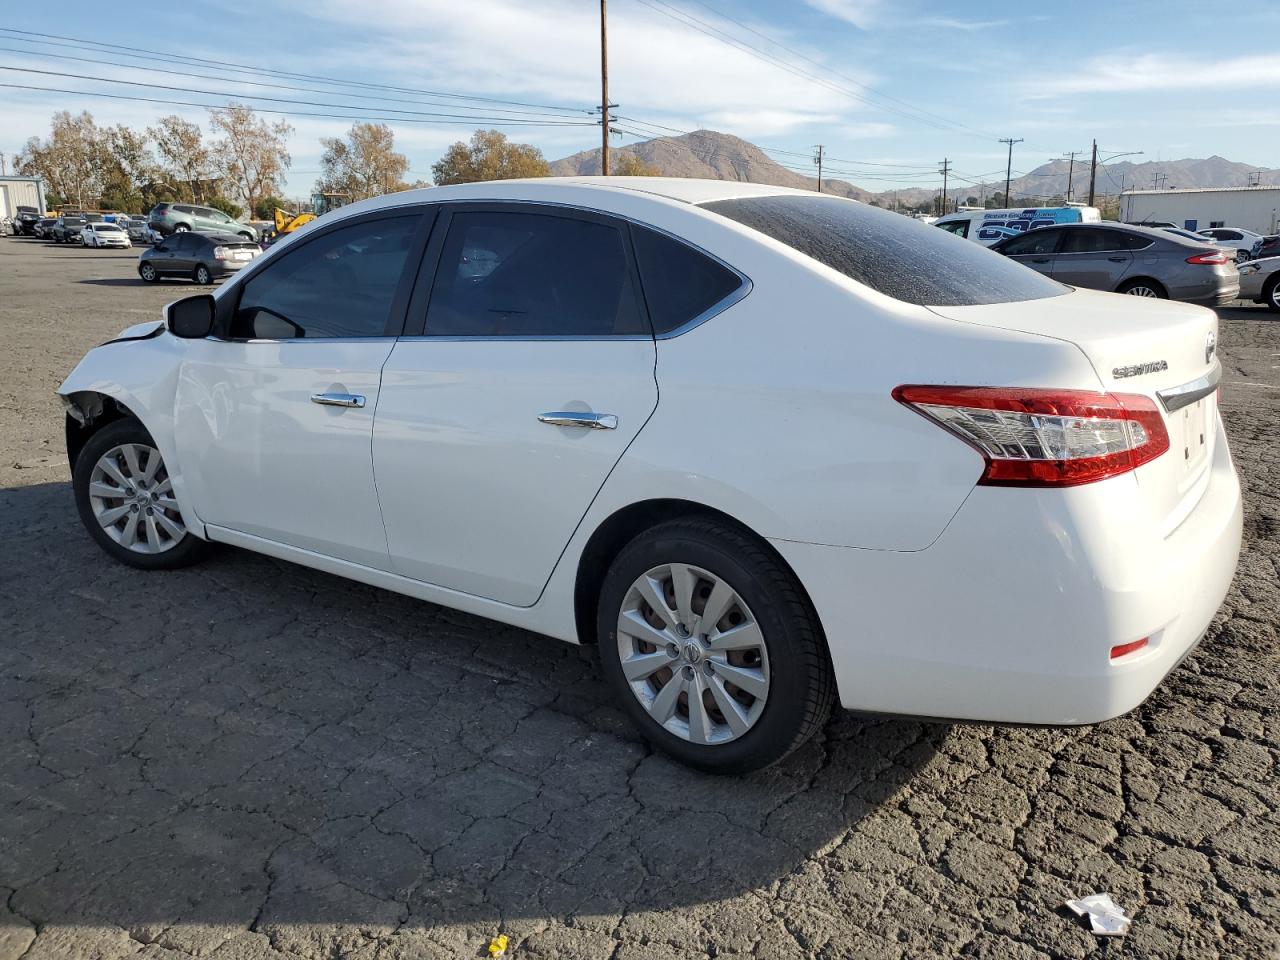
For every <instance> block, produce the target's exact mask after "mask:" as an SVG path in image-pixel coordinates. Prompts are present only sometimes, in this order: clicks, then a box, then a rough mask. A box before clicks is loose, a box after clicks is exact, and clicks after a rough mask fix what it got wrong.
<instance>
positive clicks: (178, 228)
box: [173, 223, 191, 233]
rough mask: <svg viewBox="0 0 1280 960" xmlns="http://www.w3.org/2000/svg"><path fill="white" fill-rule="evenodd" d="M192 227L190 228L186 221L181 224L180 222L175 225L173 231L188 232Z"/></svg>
mask: <svg viewBox="0 0 1280 960" xmlns="http://www.w3.org/2000/svg"><path fill="white" fill-rule="evenodd" d="M190 229H191V228H190V227H188V226H187V225H186V224H185V223H180V224H178V225H177V226H176V227H174V228H173V232H174V233H186V232H187V231H189V230H190Z"/></svg>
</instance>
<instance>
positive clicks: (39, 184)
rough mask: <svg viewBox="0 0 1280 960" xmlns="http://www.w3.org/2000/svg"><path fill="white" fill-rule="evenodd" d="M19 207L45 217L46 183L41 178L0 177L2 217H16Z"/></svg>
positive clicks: (0, 214) (0, 212)
mask: <svg viewBox="0 0 1280 960" xmlns="http://www.w3.org/2000/svg"><path fill="white" fill-rule="evenodd" d="M18 207H35V208H36V212H37V213H39V214H40V216H42V217H43V216H44V215H45V212H46V211H45V207H44V181H43V180H42V179H40V178H39V177H0V217H16V216H17V215H18Z"/></svg>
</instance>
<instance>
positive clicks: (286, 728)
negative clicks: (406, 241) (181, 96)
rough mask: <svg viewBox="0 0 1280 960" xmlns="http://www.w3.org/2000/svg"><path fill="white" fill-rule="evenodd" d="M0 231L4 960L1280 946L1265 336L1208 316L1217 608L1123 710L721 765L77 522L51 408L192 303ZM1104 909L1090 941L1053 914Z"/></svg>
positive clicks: (496, 642) (391, 623) (332, 593)
mask: <svg viewBox="0 0 1280 960" xmlns="http://www.w3.org/2000/svg"><path fill="white" fill-rule="evenodd" d="M135 257H136V252H134V253H130V252H128V251H119V252H116V251H90V250H81V249H74V248H62V247H54V246H47V245H44V244H40V243H37V242H34V241H30V240H17V239H9V238H4V239H0V345H3V356H2V357H0V369H2V370H3V376H2V377H0V438H2V439H0V452H2V454H3V456H2V458H0V536H2V538H3V543H4V547H5V549H4V550H3V552H0V960H13V958H19V957H23V958H28V960H37V958H39V960H46V958H58V960H76V958H84V960H89V958H94V960H110V958H116V957H136V958H140V960H142V958H147V960H150V958H157V960H159V958H175V960H176V958H185V957H211V958H217V960H258V958H263V960H266V958H286V957H287V958H321V957H324V958H331V957H352V958H360V960H398V958H404V960H408V958H456V957H477V956H483V955H486V951H485V946H486V944H487V943H488V941H489V938H490V937H491V936H493V935H494V934H496V933H499V932H502V933H506V934H507V935H508V937H509V938H510V941H511V948H510V955H511V956H512V957H530V958H533V957H544V958H592V960H595V958H617V960H642V958H645V960H659V958H661V960H686V958H702V957H732V956H750V957H759V958H767V960H773V958H778V960H789V958H803V957H823V958H836V957H913V958H914V957H985V958H1000V960H1006V958H1015V960H1016V958H1032V957H1044V958H1048V957H1067V958H1076V957H1118V956H1121V955H1123V956H1125V957H1161V958H1174V957H1193V958H1215V957H1233V958H1235V957H1239V958H1261V957H1275V956H1280V896H1278V894H1280V813H1278V812H1277V806H1278V804H1277V799H1278V797H1277V794H1278V791H1277V760H1278V759H1280V744H1278V735H1280V686H1278V685H1277V683H1276V673H1277V666H1278V665H1280V663H1278V658H1277V653H1276V640H1277V636H1276V633H1277V628H1276V623H1277V614H1278V613H1280V587H1278V586H1277V581H1278V579H1280V578H1278V576H1277V564H1278V561H1280V492H1278V490H1280V457H1278V454H1277V450H1278V446H1277V421H1278V419H1280V417H1278V414H1280V315H1276V314H1271V313H1268V311H1266V310H1265V309H1263V308H1258V307H1253V306H1241V307H1236V308H1232V309H1228V310H1224V311H1222V314H1223V317H1224V320H1223V324H1222V333H1221V337H1220V344H1221V346H1220V352H1221V355H1222V358H1223V361H1224V365H1225V369H1226V371H1227V372H1226V376H1225V381H1226V382H1225V385H1224V387H1223V391H1222V403H1223V409H1224V416H1225V419H1226V423H1227V430H1228V433H1229V434H1230V437H1231V442H1232V446H1233V452H1234V455H1235V458H1236V462H1237V464H1238V466H1239V469H1240V472H1241V475H1242V480H1243V484H1244V488H1245V495H1246V498H1247V513H1246V528H1245V537H1246V539H1245V547H1244V554H1243V556H1242V557H1241V561H1240V568H1239V571H1238V573H1237V577H1236V582H1235V586H1234V588H1233V589H1232V592H1231V594H1230V596H1229V597H1228V599H1227V601H1226V605H1225V606H1224V608H1223V610H1222V612H1221V613H1220V614H1219V616H1218V617H1217V619H1216V620H1215V621H1214V624H1213V626H1212V628H1211V630H1210V632H1209V634H1208V637H1207V638H1206V640H1205V641H1204V643H1203V644H1202V645H1201V647H1200V648H1199V650H1198V651H1197V653H1196V654H1195V655H1194V656H1192V657H1191V658H1190V659H1189V660H1188V661H1186V662H1185V663H1184V664H1183V665H1182V666H1181V667H1180V668H1179V669H1178V670H1176V671H1175V672H1174V674H1173V675H1171V676H1170V677H1169V679H1168V680H1167V681H1166V682H1165V683H1164V684H1163V685H1162V686H1161V687H1160V689H1159V690H1158V691H1157V692H1156V693H1155V695H1154V696H1153V697H1152V698H1151V699H1150V700H1149V701H1148V702H1147V703H1146V704H1145V705H1144V706H1142V707H1141V708H1139V709H1138V710H1136V711H1134V712H1133V713H1132V714H1130V715H1128V716H1125V717H1122V718H1120V719H1118V720H1114V721H1112V722H1109V723H1105V724H1102V725H1099V726H1096V727H1091V728H1084V729H1070V730H1045V729H993V728H991V727H988V726H977V725H972V726H961V725H945V724H926V723H921V722H914V721H906V720H885V719H876V720H868V719H863V718H858V717H854V716H850V715H844V714H841V715H838V716H836V717H835V718H834V719H833V720H832V722H831V723H830V724H829V725H828V727H827V728H826V730H825V731H824V732H823V733H822V734H821V735H820V736H819V737H818V738H816V739H815V740H814V741H813V742H811V743H810V744H809V745H808V746H807V747H805V748H804V749H802V750H801V751H800V752H799V753H797V754H796V755H795V756H793V757H792V758H790V759H789V760H788V761H787V762H785V763H784V764H782V765H780V766H779V767H776V768H774V769H772V770H769V771H766V772H764V773H762V774H758V775H754V776H751V777H747V778H735V779H715V778H710V777H706V776H702V775H699V774H696V773H693V772H691V771H689V770H686V769H684V768H681V767H679V766H676V765H674V764H672V763H671V762H669V761H667V760H666V759H664V758H663V757H661V756H657V755H654V754H652V753H650V752H649V751H648V750H647V749H646V748H645V747H644V746H642V745H641V744H640V743H639V742H638V741H637V740H636V739H635V738H634V736H633V735H632V733H631V732H630V730H629V728H628V726H627V724H626V722H625V721H624V719H623V717H622V715H621V713H620V712H619V711H618V710H617V709H616V708H615V706H614V704H613V703H612V702H611V697H610V695H609V692H608V690H607V689H606V688H605V686H604V684H603V683H602V681H601V680H600V679H599V677H598V675H597V671H596V668H595V665H594V662H593V661H594V657H593V654H592V653H591V651H589V650H580V649H576V648H573V647H570V646H567V645H563V644H560V643H557V642H555V641H552V640H549V639H546V638H544V637H539V636H535V635H532V634H529V633H525V632H523V631H520V630H516V629H512V628H509V627H504V626H501V625H498V624H494V623H491V622H488V621H485V620H481V619H478V618H475V617H471V616H467V615H464V614H460V613H455V612H452V611H449V610H446V609H443V608H439V607H434V606H431V605H429V604H425V603H421V602H417V601H414V600H409V599H406V598H403V597H398V596H395V595H393V594H389V593H383V592H380V591H378V590H374V589H371V588H368V587H364V586H361V585H359V584H355V583H349V582H347V581H344V580H339V579H336V578H334V577H330V576H327V575H324V574H321V573H316V572H312V571H309V570H305V569H302V568H299V567H293V566H290V565H288V564H285V563H280V562H277V561H274V560H270V559H266V558H262V557H257V556H254V555H252V554H248V553H242V552H238V551H235V550H225V551H223V552H221V553H220V554H219V555H218V556H217V557H216V558H215V559H213V560H212V561H211V562H209V563H207V564H205V565H203V566H200V567H196V568H192V569H189V570H185V571H181V572H176V573H151V574H144V573H139V572H136V571H133V570H130V569H127V568H125V567H122V566H118V565H116V564H113V563H112V562H110V561H108V560H107V558H106V557H105V556H104V555H103V554H102V553H100V552H99V550H98V549H97V548H96V547H95V546H94V545H93V544H92V542H91V541H90V540H89V538H88V536H87V535H86V534H85V533H83V532H82V530H81V529H80V526H79V522H78V520H77V518H76V514H75V509H74V506H73V503H72V499H71V494H70V491H69V487H68V482H67V465H66V460H65V456H64V453H63V449H62V446H63V441H62V429H63V428H62V413H61V408H60V406H59V404H58V402H57V399H56V397H55V396H54V392H53V391H54V389H55V387H56V386H57V384H58V383H59V382H60V381H61V379H62V377H63V376H65V374H66V373H67V372H68V371H69V370H70V369H71V367H72V366H73V365H74V363H75V362H76V361H77V360H78V359H79V357H80V356H81V355H82V354H83V353H84V352H85V351H86V350H87V349H88V348H89V347H91V346H93V345H94V344H96V343H99V342H101V341H103V340H105V339H108V338H109V337H110V336H112V335H114V334H115V333H117V332H118V331H119V330H120V329H121V328H123V327H124V326H126V325H128V324H130V323H135V322H138V321H139V320H143V319H148V318H150V317H153V316H155V315H156V311H157V309H158V307H159V306H160V305H161V304H162V303H164V302H166V301H167V300H170V299H175V298H176V297H178V296H181V295H184V294H185V293H187V292H188V290H189V289H190V286H189V285H186V284H183V283H169V284H166V285H164V286H162V287H160V288H149V287H144V286H142V284H141V283H140V282H138V281H137V280H136V279H135V277H134V273H133V267H134V261H135ZM1102 890H1106V891H1109V892H1111V894H1112V895H1113V896H1114V898H1115V899H1116V901H1117V902H1118V903H1120V904H1121V905H1122V906H1124V907H1125V908H1126V909H1127V910H1128V911H1129V913H1130V915H1131V916H1133V917H1134V922H1133V928H1132V931H1131V932H1130V934H1129V935H1128V936H1127V937H1125V938H1123V939H1121V940H1116V941H1106V940H1100V939H1097V938H1095V937H1094V936H1093V935H1092V934H1090V933H1089V932H1088V931H1087V929H1086V925H1085V924H1084V923H1083V922H1082V921H1080V920H1078V919H1077V918H1075V917H1074V916H1073V915H1071V914H1069V913H1068V912H1067V911H1066V910H1064V909H1063V908H1062V902H1063V901H1064V900H1065V899H1067V898H1068V897H1073V896H1081V895H1084V894H1087V893H1091V892H1097V891H1102Z"/></svg>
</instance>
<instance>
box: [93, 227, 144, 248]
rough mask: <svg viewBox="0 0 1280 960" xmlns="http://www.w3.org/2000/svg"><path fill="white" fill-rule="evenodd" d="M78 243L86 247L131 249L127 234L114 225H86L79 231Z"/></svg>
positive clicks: (131, 244)
mask: <svg viewBox="0 0 1280 960" xmlns="http://www.w3.org/2000/svg"><path fill="white" fill-rule="evenodd" d="M80 242H81V243H82V244H84V245H85V246H86V247H124V248H128V247H132V246H133V243H132V241H130V239H129V234H128V233H126V232H125V230H124V229H123V228H121V227H120V226H119V225H117V224H114V223H86V224H85V225H84V229H83V230H81V231H80Z"/></svg>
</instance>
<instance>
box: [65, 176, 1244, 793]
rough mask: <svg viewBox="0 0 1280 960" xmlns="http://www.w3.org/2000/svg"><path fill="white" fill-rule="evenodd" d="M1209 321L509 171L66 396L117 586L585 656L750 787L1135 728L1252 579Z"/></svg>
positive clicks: (744, 210)
mask: <svg viewBox="0 0 1280 960" xmlns="http://www.w3.org/2000/svg"><path fill="white" fill-rule="evenodd" d="M1047 229H1057V228H1047ZM1063 229H1065V228H1063ZM1036 232H1037V231H1032V233H1031V234H1028V238H1030V237H1031V236H1034V234H1035V233H1036ZM166 242H167V241H166ZM1165 242H1168V243H1179V242H1180V241H1178V240H1177V238H1172V237H1170V238H1168V239H1167V240H1166V241H1165ZM476 251H484V252H485V254H486V255H485V256H484V257H475V258H474V259H475V261H484V262H486V263H487V264H488V265H490V266H491V269H488V270H487V272H484V273H483V274H477V273H476V271H475V270H474V269H470V268H469V265H470V264H471V263H472V258H473V255H474V254H475V252H476ZM144 256H146V254H144ZM1217 323H1218V321H1217V317H1216V316H1215V315H1214V313H1213V312H1212V311H1209V310H1203V309H1199V308H1192V307H1188V306H1186V305H1185V304H1170V303H1162V302H1160V301H1158V300H1152V301H1151V302H1149V303H1144V302H1139V301H1138V300H1137V299H1124V300H1122V299H1120V298H1117V297H1113V296H1108V295H1105V294H1099V293H1095V292H1092V291H1087V290H1072V289H1071V288H1070V287H1067V286H1064V285H1063V284H1060V283H1057V282H1055V281H1054V280H1052V279H1050V278H1048V277H1044V276H1040V275H1038V274H1036V273H1035V272H1034V271H1031V270H1025V269H1023V268H1021V267H1020V266H1018V265H1016V264H1014V263H1012V262H1011V261H1009V260H1008V259H1006V258H1002V257H1000V256H998V255H995V254H993V253H991V252H990V251H989V250H986V249H984V248H983V247H982V246H980V245H979V244H976V243H971V242H969V241H966V240H961V239H960V238H958V237H955V236H951V235H949V234H948V233H946V232H945V231H942V230H937V229H934V228H932V227H930V226H928V225H926V224H922V223H919V222H917V221H914V220H912V219H910V218H908V217H903V216H899V215H897V214H894V213H891V212H889V211H886V210H880V209H878V208H876V207H873V206H870V205H867V204H861V203H857V202H855V201H852V200H848V199H844V198H840V197H833V196H824V195H821V194H814V193H810V192H807V191H798V190H787V189H785V188H781V187H772V186H766V185H763V184H746V183H739V182H724V181H701V180H677V179H660V178H649V177H646V178H644V182H643V184H642V185H639V186H632V185H630V184H629V182H628V180H627V179H625V178H616V179H615V180H613V181H610V182H608V183H607V184H606V183H604V182H602V181H600V180H599V178H577V179H564V180H534V181H507V182H489V183H474V184H464V185H458V186H447V187H436V188H433V189H430V190H418V191H408V192H403V193H396V194H391V195H388V196H383V197H377V198H374V199H372V200H366V201H362V202H360V203H357V204H354V205H351V206H348V207H346V208H344V209H343V210H341V211H338V212H335V213H333V214H331V215H329V216H326V217H324V218H323V219H322V220H320V221H318V222H317V223H315V224H313V225H312V226H310V227H308V228H307V230H306V231H304V232H301V233H297V234H294V235H293V237H292V239H291V240H289V241H288V242H287V243H284V244H280V245H278V246H276V247H274V248H273V249H272V251H271V252H270V253H267V254H265V255H263V256H262V257H261V258H260V259H258V260H256V261H255V262H253V263H252V264H251V265H250V266H249V267H248V268H247V269H245V270H242V271H241V272H240V273H239V274H238V275H237V276H235V277H233V278H232V279H231V280H230V281H228V282H227V283H226V284H224V285H222V286H221V287H220V288H219V289H218V290H217V291H216V293H214V294H213V295H212V296H210V295H208V294H202V295H199V296H195V297H187V298H184V299H181V300H178V301H176V302H174V303H171V304H170V305H169V306H168V307H166V308H165V311H164V321H163V323H161V322H152V323H148V324H141V325H139V326H136V327H133V328H131V329H129V330H127V331H125V332H124V333H123V334H121V335H120V337H118V338H117V339H116V340H114V341H112V342H110V343H108V344H106V345H104V346H100V347H97V348H95V349H94V350H92V351H91V352H90V353H89V354H88V355H87V356H86V357H85V358H84V359H83V360H82V361H81V362H80V364H79V365H78V366H77V367H76V369H75V370H74V371H73V372H72V373H71V375H70V376H69V377H68V378H67V380H66V382H64V383H63V384H62V386H61V387H60V388H59V393H60V394H61V395H62V397H63V398H64V400H65V402H66V404H67V406H68V410H69V420H68V423H67V438H68V455H69V458H70V461H71V463H72V465H73V475H74V479H73V484H72V486H73V489H74V491H75V497H76V502H77V505H78V509H79V512H80V516H81V518H82V520H83V522H84V524H85V526H86V528H87V530H88V532H89V534H90V536H92V537H93V538H94V540H96V542H97V543H98V544H99V545H100V546H101V547H102V548H103V549H104V550H105V551H106V552H107V553H108V554H109V555H110V556H111V557H113V558H115V559H116V560H119V561H121V562H124V563H127V564H130V565H132V566H134V567H137V568H141V569H144V570H149V569H163V568H169V567H174V566H178V565H181V564H187V563H191V562H194V561H196V560H198V559H199V558H200V557H201V556H202V555H203V554H204V553H205V551H206V548H207V547H208V546H209V544H210V542H220V543H230V544H235V545H238V546H242V547H245V548H248V549H250V550H256V551H259V552H262V553H266V554H269V555H271V556H274V557H276V558H281V559H286V560H291V561H295V562H298V563H301V564H304V565H309V566H312V567H315V568H318V569H321V570H326V571H329V572H331V573H335V574H339V575H341V576H346V577H351V578H354V579H356V580H359V581H362V582H364V583H366V584H372V585H376V586H381V587H385V588H388V589H391V590H395V591H399V592H401V593H405V594H408V595H410V596H414V597H419V598H422V599H427V600H431V601H433V602H435V603H440V604H443V605H445V606H449V607H454V608H457V609H460V610H465V611H469V612H471V613H476V614H481V615H484V616H488V617H492V618H494V619H498V620H501V621H504V622H506V623H509V624H515V625H517V626H520V627H524V628H527V629H530V630H534V631H537V632H541V633H547V634H551V635H552V636H555V637H558V638H561V639H564V640H569V641H572V642H582V643H598V644H599V657H600V662H601V664H602V669H603V671H604V673H605V674H606V676H607V678H608V682H609V683H610V684H611V685H612V687H613V690H614V691H615V695H616V697H617V699H616V701H615V702H616V703H618V704H619V706H620V707H621V708H622V709H624V710H625V711H626V712H627V713H628V714H629V715H630V717H631V718H632V719H633V720H634V722H635V723H636V724H637V726H638V727H639V729H640V730H641V731H642V732H643V734H644V736H645V737H647V738H648V739H649V740H650V741H651V742H653V743H654V744H656V745H657V746H658V747H660V748H661V749H663V750H666V751H668V752H670V753H671V754H673V755H674V756H676V757H678V758H680V759H681V760H683V761H685V762H687V763H690V764H692V765H695V766H698V767H701V768H704V769H709V770H715V771H720V772H729V771H743V770H749V769H754V768H757V767H761V766H765V765H767V764H769V763H772V762H773V761H776V760H778V759H779V758H780V757H782V756H785V755H786V754H787V753H789V752H790V751H791V750H793V749H795V748H796V747H797V746H798V745H799V744H800V743H802V742H804V740H805V739H806V738H807V737H808V736H809V735H811V734H812V733H813V732H814V731H815V730H818V729H820V728H821V726H822V725H823V722H824V719H825V716H826V714H827V712H828V709H829V706H830V704H831V703H832V701H833V699H835V698H837V697H838V699H839V702H840V703H841V704H843V705H844V706H845V707H848V708H850V709H856V710H866V711H874V712H889V713H904V714H910V715H915V716H921V715H923V716H932V717H960V718H970V719H975V720H980V721H983V722H1030V723H1038V724H1084V723H1094V722H1098V721H1102V720H1105V719H1107V718H1109V717H1113V716H1116V715H1118V714H1121V713H1124V712H1125V711H1127V710H1130V709H1131V708H1133V707H1134V706H1136V705H1137V704H1138V703H1140V702H1141V701H1142V700H1143V699H1144V698H1145V697H1146V696H1147V695H1148V694H1149V693H1150V692H1151V690H1152V689H1153V688H1154V687H1155V686H1156V685H1157V684H1158V683H1159V682H1160V681H1161V680H1162V678H1163V677H1164V676H1165V675H1166V674H1167V673H1168V672H1169V671H1170V670H1171V669H1172V668H1173V667H1174V666H1176V665H1177V664H1178V663H1179V662H1180V661H1181V659H1182V658H1183V657H1185V656H1186V655H1187V654H1188V652H1189V651H1190V650H1191V649H1192V648H1193V647H1194V646H1195V644H1196V643H1197V641H1198V639H1199V638H1200V636H1201V635H1202V634H1203V633H1204V631H1205V629H1206V627H1207V626H1208V624H1209V623H1210V621H1211V620H1212V618H1213V616H1214V614H1215V612H1216V610H1217V609H1218V606H1219V604H1220V603H1221V602H1222V599H1223V597H1224V596H1225V594H1226V592H1227V588H1228V586H1229V584H1230V581H1231V578H1232V574H1233V571H1234V568H1235V564H1236V558H1237V554H1238V552H1239V548H1240V538H1241V498H1240V488H1239V483H1238V481H1237V478H1236V474H1235V471H1234V468H1233V466H1232V462H1231V457H1230V454H1229V452H1228V449H1227V438H1226V434H1225V433H1224V432H1223V428H1222V422H1221V419H1220V417H1219V415H1218V410H1217V401H1216V395H1215V390H1216V387H1217V384H1218V380H1219V377H1220V367H1219V364H1218V362H1217V359H1216V357H1215V355H1214V349H1213V348H1214V345H1215V342H1216V340H1215V338H1216V333H1217ZM375 410H376V411H377V417H376V419H375V418H374V411H375ZM375 470H376V475H377V481H376V484H375V481H374V474H375ZM139 589H145V588H139ZM250 589H253V590H255V591H257V592H258V593H259V596H258V597H257V599H256V600H255V601H253V602H255V603H257V604H259V605H264V606H265V605H269V604H270V594H271V592H272V591H273V589H275V586H274V584H273V583H272V581H271V580H269V579H268V580H264V581H262V582H261V583H259V584H256V585H254V586H253V587H251V588H250ZM922 597H923V598H924V599H922ZM533 642H534V641H533V640H530V643H533Z"/></svg>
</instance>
